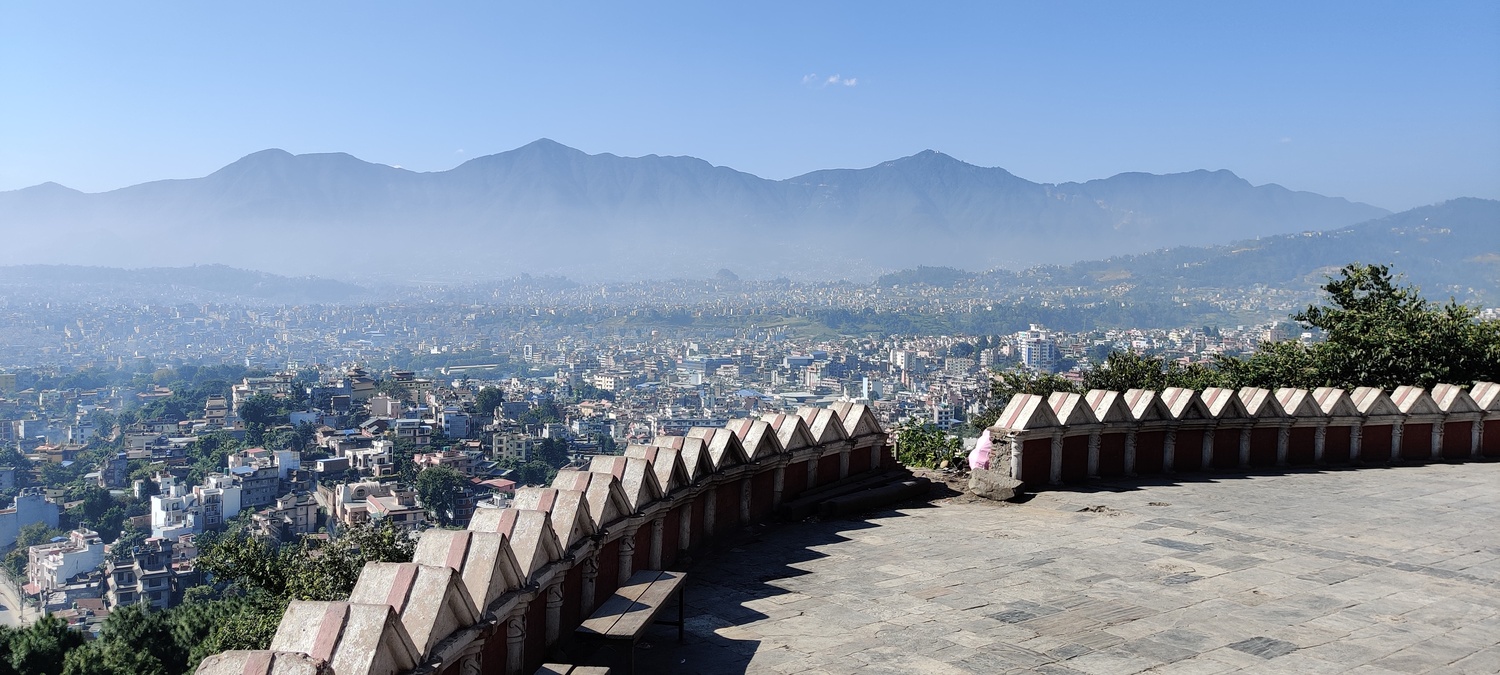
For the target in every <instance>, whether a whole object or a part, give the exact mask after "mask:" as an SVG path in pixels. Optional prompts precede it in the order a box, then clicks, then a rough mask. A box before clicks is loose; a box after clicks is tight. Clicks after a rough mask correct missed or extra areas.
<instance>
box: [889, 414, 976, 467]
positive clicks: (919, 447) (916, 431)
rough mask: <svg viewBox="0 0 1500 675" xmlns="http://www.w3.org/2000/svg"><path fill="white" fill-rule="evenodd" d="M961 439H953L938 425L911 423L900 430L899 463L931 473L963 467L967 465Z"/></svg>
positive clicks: (897, 444)
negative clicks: (946, 467) (944, 468)
mask: <svg viewBox="0 0 1500 675" xmlns="http://www.w3.org/2000/svg"><path fill="white" fill-rule="evenodd" d="M960 447H961V446H960V444H959V440H958V438H957V437H953V436H949V435H948V434H946V433H943V431H942V430H941V429H938V428H937V426H936V425H934V424H929V423H926V422H907V423H904V424H902V425H901V426H899V427H897V428H896V461H899V462H901V463H902V464H905V465H906V466H916V467H923V468H927V469H936V468H940V467H942V466H943V465H944V463H946V464H947V465H948V466H956V465H960V464H962V463H963V462H964V461H965V458H964V457H962V456H961V455H960V453H959V448H960Z"/></svg>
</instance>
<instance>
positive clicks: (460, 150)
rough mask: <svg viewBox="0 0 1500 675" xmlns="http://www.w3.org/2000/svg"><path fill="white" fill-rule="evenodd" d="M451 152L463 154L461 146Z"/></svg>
mask: <svg viewBox="0 0 1500 675" xmlns="http://www.w3.org/2000/svg"><path fill="white" fill-rule="evenodd" d="M453 154H455V155H462V154H464V149H463V148H459V149H457V150H454V151H453Z"/></svg>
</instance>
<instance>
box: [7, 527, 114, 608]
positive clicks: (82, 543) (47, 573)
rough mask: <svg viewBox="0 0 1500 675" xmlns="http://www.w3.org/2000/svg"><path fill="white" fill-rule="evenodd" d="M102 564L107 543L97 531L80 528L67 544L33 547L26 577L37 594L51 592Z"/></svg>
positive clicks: (28, 560)
mask: <svg viewBox="0 0 1500 675" xmlns="http://www.w3.org/2000/svg"><path fill="white" fill-rule="evenodd" d="M103 564H104V540H102V539H100V538H99V533H98V532H95V531H93V530H87V529H82V528H80V529H77V530H73V531H72V532H69V533H68V538H67V540H66V541H60V542H55V543H51V544H41V545H39V546H32V547H31V548H30V549H29V550H28V551H27V555H26V578H27V581H29V582H31V584H32V585H33V586H35V587H36V590H37V592H48V591H53V590H56V589H60V588H62V587H64V586H67V585H68V582H69V580H71V579H73V578H74V577H77V576H78V575H80V574H87V573H89V572H92V571H94V570H96V569H98V568H99V566H100V565H103Z"/></svg>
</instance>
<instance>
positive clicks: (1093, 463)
mask: <svg viewBox="0 0 1500 675" xmlns="http://www.w3.org/2000/svg"><path fill="white" fill-rule="evenodd" d="M1103 435H1104V431H1103V430H1102V429H1095V430H1094V431H1093V433H1090V434H1089V478H1098V477H1099V442H1100V439H1101V438H1102V437H1103Z"/></svg>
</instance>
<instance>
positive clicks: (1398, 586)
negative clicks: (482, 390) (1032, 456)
mask: <svg viewBox="0 0 1500 675" xmlns="http://www.w3.org/2000/svg"><path fill="white" fill-rule="evenodd" d="M689 584H690V585H689V586H688V591H687V592H688V637H687V644H685V645H678V644H677V643H676V640H675V637H676V636H675V631H674V629H672V628H667V627H654V628H652V629H651V631H650V632H649V633H648V634H647V637H646V643H647V645H648V646H647V647H646V648H642V649H640V650H639V651H637V660H638V668H639V669H640V670H639V672H650V673H670V672H679V673H731V672H732V673H743V672H754V673H794V672H796V673H801V672H813V673H817V672H822V673H953V674H959V673H985V674H988V673H1006V672H1039V673H1100V674H1104V673H1108V674H1110V675H1114V674H1117V673H1134V672H1141V671H1149V672H1161V673H1225V672H1265V673H1342V672H1348V673H1393V672H1394V673H1413V672H1443V673H1448V672H1453V673H1460V672H1461V673H1497V672H1500V646H1497V643H1500V463H1490V464H1466V465H1449V464H1435V465H1427V466H1403V467H1398V468H1385V469H1379V468H1376V469H1360V470H1336V471H1321V472H1319V471H1308V472H1290V473H1284V474H1274V475H1272V474H1252V475H1231V476H1226V475H1207V474H1204V475H1199V476H1193V475H1185V476H1182V477H1180V482H1170V481H1161V480H1149V481H1147V480H1143V481H1133V482H1115V483H1104V484H1099V485H1097V486H1094V487H1092V488H1090V489H1088V490H1077V491H1058V492H1044V493H1041V494H1038V495H1036V496H1035V497H1034V498H1032V499H1031V500H1030V501H1029V502H1026V503H1024V504H997V503H993V502H985V501H975V500H973V499H972V498H967V497H957V498H951V499H946V500H940V501H938V502H936V503H934V504H932V505H930V506H916V507H911V508H900V509H897V510H892V511H884V512H880V513H876V514H873V515H872V516H870V517H869V518H868V519H867V520H861V521H853V520H840V521H827V522H803V523H795V524H789V525H781V526H775V527H772V528H770V529H768V530H765V531H763V532H762V533H760V535H758V536H756V537H754V538H751V539H750V540H748V541H746V542H744V543H742V544H741V545H739V546H738V547H736V548H734V549H731V550H728V551H723V552H720V553H716V554H714V555H713V556H711V557H709V558H706V559H702V560H700V561H698V563H697V564H696V565H694V566H693V568H692V571H691V572H690V576H689ZM668 611H669V612H670V611H671V610H668Z"/></svg>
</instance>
